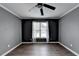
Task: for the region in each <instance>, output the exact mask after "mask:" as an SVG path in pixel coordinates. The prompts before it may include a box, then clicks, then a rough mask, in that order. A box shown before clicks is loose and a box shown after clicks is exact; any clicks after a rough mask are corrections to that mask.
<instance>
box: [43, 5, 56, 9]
mask: <svg viewBox="0 0 79 59" xmlns="http://www.w3.org/2000/svg"><path fill="white" fill-rule="evenodd" d="M43 6H44V7H46V8H49V9H52V10H55V9H56V7H54V6H50V5H48V4H43Z"/></svg>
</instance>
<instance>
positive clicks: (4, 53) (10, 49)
mask: <svg viewBox="0 0 79 59" xmlns="http://www.w3.org/2000/svg"><path fill="white" fill-rule="evenodd" d="M21 44H22V43H19V44H18V45H16V46H14V47H13V48H11V49H10V50H9V51H7V52H5V53H4V54H2V55H1V56H5V55H7V54H8V53H10V52H11V51H12V50H14V49H15V48H17V47H18V46H20V45H21Z"/></svg>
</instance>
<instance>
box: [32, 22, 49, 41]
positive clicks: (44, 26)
mask: <svg viewBox="0 0 79 59" xmlns="http://www.w3.org/2000/svg"><path fill="white" fill-rule="evenodd" d="M32 32H33V34H32V38H33V39H36V38H46V39H48V38H49V35H48V22H33V31H32ZM34 41H35V40H34Z"/></svg>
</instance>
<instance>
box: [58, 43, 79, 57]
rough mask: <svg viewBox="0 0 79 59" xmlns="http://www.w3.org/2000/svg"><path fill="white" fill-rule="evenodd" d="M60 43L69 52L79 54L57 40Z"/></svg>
mask: <svg viewBox="0 0 79 59" xmlns="http://www.w3.org/2000/svg"><path fill="white" fill-rule="evenodd" d="M59 44H60V45H62V46H63V47H65V48H66V49H67V50H69V51H70V52H72V53H73V54H75V55H76V56H79V54H78V53H76V52H75V51H73V50H72V49H70V48H68V47H67V46H66V45H64V44H62V43H60V42H59Z"/></svg>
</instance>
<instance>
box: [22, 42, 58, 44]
mask: <svg viewBox="0 0 79 59" xmlns="http://www.w3.org/2000/svg"><path fill="white" fill-rule="evenodd" d="M30 43H59V42H22V44H30Z"/></svg>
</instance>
